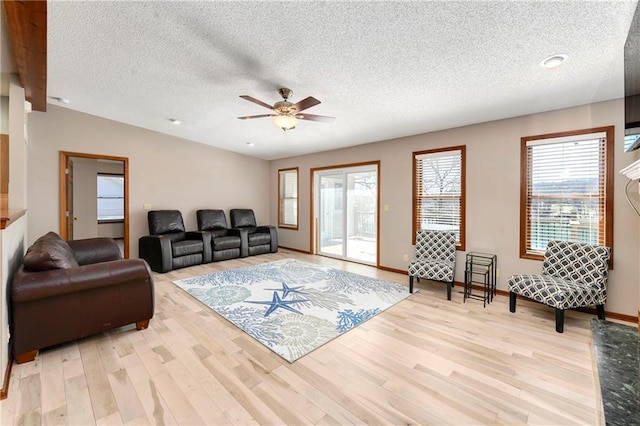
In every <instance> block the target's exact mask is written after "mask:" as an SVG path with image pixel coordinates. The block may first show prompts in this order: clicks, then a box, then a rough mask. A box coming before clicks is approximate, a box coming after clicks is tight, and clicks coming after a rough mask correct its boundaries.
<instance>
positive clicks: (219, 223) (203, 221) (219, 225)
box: [196, 210, 227, 231]
mask: <svg viewBox="0 0 640 426" xmlns="http://www.w3.org/2000/svg"><path fill="white" fill-rule="evenodd" d="M196 217H197V219H198V230H199V231H209V230H214V229H226V228H227V218H226V216H225V215H224V210H198V211H197V212H196Z"/></svg>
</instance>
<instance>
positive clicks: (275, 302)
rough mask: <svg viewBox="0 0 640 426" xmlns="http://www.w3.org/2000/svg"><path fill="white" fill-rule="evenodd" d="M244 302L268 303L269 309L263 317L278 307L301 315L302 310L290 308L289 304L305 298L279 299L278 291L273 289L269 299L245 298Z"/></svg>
mask: <svg viewBox="0 0 640 426" xmlns="http://www.w3.org/2000/svg"><path fill="white" fill-rule="evenodd" d="M245 302H246V303H255V304H258V305H269V309H267V312H265V313H264V316H265V317H268V316H269V314H271V313H272V312H273V311H275V310H276V309H278V308H282V309H286V310H287V311H291V312H294V313H296V314H300V315H302V312H300V311H298V310H297V309H294V308H292V307H291V306H289V305H291V304H292V303H300V302H306V300H282V299H280V296H278V292H277V291H274V292H273V299H271V301H270V302H269V301H253V300H245Z"/></svg>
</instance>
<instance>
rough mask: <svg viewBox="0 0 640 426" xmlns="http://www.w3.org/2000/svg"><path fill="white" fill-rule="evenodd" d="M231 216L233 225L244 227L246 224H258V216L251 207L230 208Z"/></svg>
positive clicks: (234, 226)
mask: <svg viewBox="0 0 640 426" xmlns="http://www.w3.org/2000/svg"><path fill="white" fill-rule="evenodd" d="M229 216H231V227H232V228H242V227H244V226H257V225H256V216H255V215H254V214H253V210H251V209H231V210H229Z"/></svg>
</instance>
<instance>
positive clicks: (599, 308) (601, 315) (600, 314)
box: [596, 305, 605, 320]
mask: <svg viewBox="0 0 640 426" xmlns="http://www.w3.org/2000/svg"><path fill="white" fill-rule="evenodd" d="M596 312H597V313H598V319H601V320H604V319H605V317H604V305H596Z"/></svg>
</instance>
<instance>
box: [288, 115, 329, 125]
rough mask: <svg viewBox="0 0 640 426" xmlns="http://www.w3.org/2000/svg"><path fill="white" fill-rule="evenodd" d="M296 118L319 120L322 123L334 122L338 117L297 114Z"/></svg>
mask: <svg viewBox="0 0 640 426" xmlns="http://www.w3.org/2000/svg"><path fill="white" fill-rule="evenodd" d="M296 118H297V119H299V120H309V121H319V122H321V123H333V121H334V120H335V119H336V118H335V117H328V116H326V115H315V114H296Z"/></svg>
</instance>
